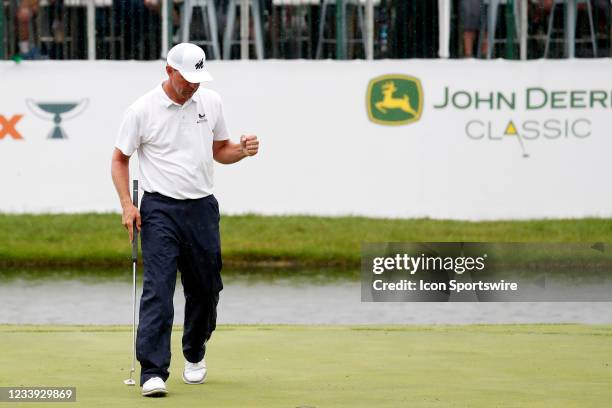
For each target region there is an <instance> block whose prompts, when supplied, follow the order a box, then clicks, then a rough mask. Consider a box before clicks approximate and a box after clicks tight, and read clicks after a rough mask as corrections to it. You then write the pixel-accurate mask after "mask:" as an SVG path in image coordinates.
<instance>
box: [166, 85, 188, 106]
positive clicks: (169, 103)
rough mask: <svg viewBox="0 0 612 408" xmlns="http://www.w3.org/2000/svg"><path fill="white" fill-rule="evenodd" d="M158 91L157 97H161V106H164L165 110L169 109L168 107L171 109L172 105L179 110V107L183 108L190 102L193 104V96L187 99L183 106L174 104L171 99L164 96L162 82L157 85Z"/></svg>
mask: <svg viewBox="0 0 612 408" xmlns="http://www.w3.org/2000/svg"><path fill="white" fill-rule="evenodd" d="M158 89H159V95H160V97H161V101H162V104H163V106H164V107H165V108H169V107H171V106H172V105H175V106H178V107H179V108H180V107H185V106H187V105H189V104H190V103H191V102H193V96H192V97H191V98H189V99H187V100H186V101H185V103H184V104H183V105H179V104H178V103H176V102H174V101H173V100H172V99H170V97H169V96H168V95H167V94H166V91H164V87H163V82H162V84H160V85H159V88H158Z"/></svg>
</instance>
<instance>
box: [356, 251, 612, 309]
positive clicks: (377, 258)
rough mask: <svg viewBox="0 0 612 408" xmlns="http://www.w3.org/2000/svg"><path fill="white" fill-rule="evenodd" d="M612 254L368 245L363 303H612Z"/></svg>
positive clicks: (364, 255)
mask: <svg viewBox="0 0 612 408" xmlns="http://www.w3.org/2000/svg"><path fill="white" fill-rule="evenodd" d="M611 255H612V253H611V252H610V251H609V244H604V243H601V242H598V243H589V244H586V243H571V244H569V243H567V244H562V243H555V244H552V243H548V244H542V243H474V242H420V243H401V242H388V243H376V244H364V245H363V246H362V258H361V300H362V301H363V302H609V301H612V256H611Z"/></svg>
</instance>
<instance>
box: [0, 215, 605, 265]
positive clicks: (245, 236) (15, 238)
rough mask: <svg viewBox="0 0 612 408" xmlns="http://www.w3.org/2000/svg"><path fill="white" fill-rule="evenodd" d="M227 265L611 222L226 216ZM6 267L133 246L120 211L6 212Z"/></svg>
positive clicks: (308, 259) (297, 260) (332, 260)
mask: <svg viewBox="0 0 612 408" xmlns="http://www.w3.org/2000/svg"><path fill="white" fill-rule="evenodd" d="M221 229H222V246H223V252H224V261H225V262H226V264H227V265H235V266H240V265H243V264H247V263H248V264H249V265H252V264H253V263H260V264H261V265H268V266H269V265H277V266H285V267H287V266H292V265H293V266H296V265H297V266H301V267H309V266H335V267H351V268H355V267H356V266H358V265H359V262H360V245H361V243H362V242H386V241H404V242H436V241H481V242H591V241H593V242H594V241H602V242H610V241H612V240H611V238H612V219H578V220H538V221H496V222H462V221H436V220H429V219H409V220H390V219H368V218H360V217H340V218H330V217H306V216H286V217H283V216H274V217H265V216H255V215H247V216H224V217H222V222H221ZM0 232H1V233H0V266H4V267H7V266H15V267H28V266H36V267H45V266H61V267H65V266H73V267H83V266H101V267H109V266H120V265H125V264H126V263H129V256H130V244H129V242H128V239H127V234H126V232H125V231H124V230H123V227H122V226H121V224H120V216H119V215H118V214H71V215H8V214H0Z"/></svg>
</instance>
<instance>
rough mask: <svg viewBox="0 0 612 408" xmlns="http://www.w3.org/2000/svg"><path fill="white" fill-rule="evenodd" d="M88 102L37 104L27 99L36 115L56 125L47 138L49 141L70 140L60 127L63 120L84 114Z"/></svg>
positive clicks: (83, 100) (29, 106) (85, 100)
mask: <svg viewBox="0 0 612 408" xmlns="http://www.w3.org/2000/svg"><path fill="white" fill-rule="evenodd" d="M88 102H89V101H88V100H87V99H81V100H80V101H79V102H36V101H34V100H32V99H26V104H27V105H28V108H29V109H30V111H32V113H33V114H34V115H36V116H38V117H39V118H41V119H45V120H53V123H55V126H53V129H51V132H49V135H48V136H47V138H48V139H68V135H67V134H66V131H64V129H62V127H61V126H60V124H61V123H62V120H66V119H72V118H74V117H76V116H78V115H80V114H81V113H83V111H84V110H85V108H87V104H88Z"/></svg>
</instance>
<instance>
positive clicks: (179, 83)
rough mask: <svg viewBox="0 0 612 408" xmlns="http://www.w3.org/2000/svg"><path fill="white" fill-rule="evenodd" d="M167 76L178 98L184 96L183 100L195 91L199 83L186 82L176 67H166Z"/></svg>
mask: <svg viewBox="0 0 612 408" xmlns="http://www.w3.org/2000/svg"><path fill="white" fill-rule="evenodd" d="M168 68H169V70H168V78H169V79H170V85H172V89H174V92H176V94H177V96H179V97H180V98H184V99H185V100H187V99H189V98H191V97H192V96H193V94H194V93H195V91H197V90H198V88H199V87H200V84H192V83H191V82H188V81H187V80H186V79H185V78H183V76H182V75H181V73H180V72H178V71H177V70H176V69H174V68H171V67H168Z"/></svg>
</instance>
